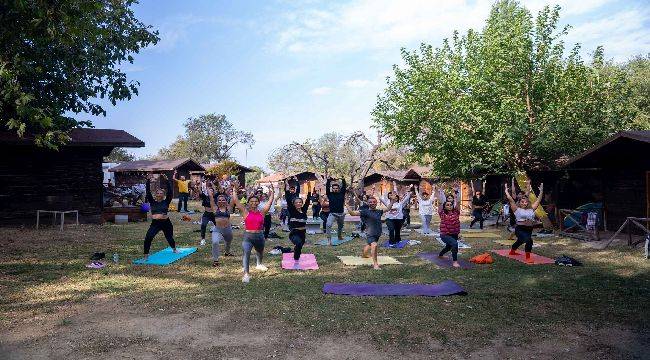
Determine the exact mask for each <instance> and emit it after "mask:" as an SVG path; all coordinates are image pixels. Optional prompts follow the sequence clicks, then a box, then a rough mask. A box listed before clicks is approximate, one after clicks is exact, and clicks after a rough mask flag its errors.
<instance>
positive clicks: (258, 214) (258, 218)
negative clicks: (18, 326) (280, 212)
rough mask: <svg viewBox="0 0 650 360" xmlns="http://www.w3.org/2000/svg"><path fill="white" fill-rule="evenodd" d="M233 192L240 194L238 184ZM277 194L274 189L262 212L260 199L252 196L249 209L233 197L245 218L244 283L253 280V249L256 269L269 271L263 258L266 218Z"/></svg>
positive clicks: (248, 202) (243, 243)
mask: <svg viewBox="0 0 650 360" xmlns="http://www.w3.org/2000/svg"><path fill="white" fill-rule="evenodd" d="M233 190H234V191H233V193H235V194H238V190H239V189H238V186H237V184H236V183H235V184H234V185H233ZM275 192H276V189H275V188H274V189H273V191H272V192H271V193H270V194H269V200H268V202H267V203H266V206H264V207H263V208H262V209H261V210H258V205H259V204H260V199H259V198H258V197H257V196H255V195H251V196H249V197H248V201H247V203H246V205H247V207H246V206H244V205H242V203H241V202H240V201H239V199H238V198H237V196H233V200H234V201H235V206H237V208H238V209H239V211H240V212H241V215H242V217H243V218H244V240H243V241H242V247H243V248H244V258H243V267H244V276H243V277H242V282H244V283H248V282H249V281H250V279H251V277H250V275H249V274H248V270H249V262H250V259H251V252H252V251H253V248H254V249H255V256H256V258H257V266H256V267H255V268H256V269H257V270H260V271H266V270H268V268H267V267H266V266H264V265H263V264H262V258H263V256H264V216H265V215H266V213H268V212H269V209H270V208H271V205H272V204H273V200H274V197H275Z"/></svg>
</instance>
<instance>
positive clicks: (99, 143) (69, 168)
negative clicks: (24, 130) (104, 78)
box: [0, 129, 144, 224]
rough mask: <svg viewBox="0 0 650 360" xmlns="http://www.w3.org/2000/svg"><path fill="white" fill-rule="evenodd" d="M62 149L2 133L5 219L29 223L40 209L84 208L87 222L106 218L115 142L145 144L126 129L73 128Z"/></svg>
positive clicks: (0, 197)
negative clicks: (105, 164)
mask: <svg viewBox="0 0 650 360" xmlns="http://www.w3.org/2000/svg"><path fill="white" fill-rule="evenodd" d="M69 136H70V142H69V143H68V144H66V145H64V146H62V147H60V149H59V150H58V151H54V150H50V149H45V148H41V147H37V146H35V145H34V141H33V138H30V137H24V138H20V137H18V136H16V134H15V133H13V132H0V151H2V153H3V154H4V155H3V160H2V162H0V201H2V204H3V206H2V207H1V208H0V223H23V224H26V223H29V224H32V223H33V221H35V218H36V210H56V211H67V210H78V211H79V220H80V221H81V222H100V221H101V212H102V207H103V206H102V194H103V185H102V182H103V179H104V175H103V171H102V160H103V158H104V156H107V155H108V154H109V153H110V152H111V151H112V150H113V148H115V147H131V148H133V147H143V146H144V142H142V141H141V140H139V139H137V138H135V137H134V136H132V135H130V134H129V133H127V132H125V131H123V130H113V129H73V130H72V131H71V132H70V134H69Z"/></svg>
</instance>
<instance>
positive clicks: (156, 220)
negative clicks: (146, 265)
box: [144, 174, 178, 262]
mask: <svg viewBox="0 0 650 360" xmlns="http://www.w3.org/2000/svg"><path fill="white" fill-rule="evenodd" d="M161 176H162V177H163V179H165V183H166V184H167V191H163V190H162V189H158V190H156V194H155V195H152V194H151V178H152V177H153V175H149V176H148V177H147V185H146V200H147V202H148V203H149V208H150V209H151V225H149V230H147V234H146V235H145V237H144V261H145V262H146V261H147V259H148V258H149V250H150V249H151V242H152V241H153V238H154V237H156V235H157V234H158V233H159V232H160V231H162V232H163V234H164V235H165V239H166V240H167V243H168V244H169V247H171V248H172V250H173V251H174V252H175V253H178V250H176V242H175V241H174V226H173V225H172V222H171V220H169V215H167V213H168V212H169V204H170V203H171V202H172V197H173V192H172V182H171V181H170V180H169V179H168V178H167V175H165V174H161Z"/></svg>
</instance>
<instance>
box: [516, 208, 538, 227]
mask: <svg viewBox="0 0 650 360" xmlns="http://www.w3.org/2000/svg"><path fill="white" fill-rule="evenodd" d="M515 219H517V222H518V223H519V222H525V221H527V220H531V221H535V210H533V209H522V208H517V210H515Z"/></svg>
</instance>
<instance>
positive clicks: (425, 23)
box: [274, 0, 618, 54]
mask: <svg viewBox="0 0 650 360" xmlns="http://www.w3.org/2000/svg"><path fill="white" fill-rule="evenodd" d="M493 2H494V1H493V0H477V1H469V0H436V1H431V0H402V1H392V0H351V1H349V2H346V3H339V2H336V3H333V2H326V3H318V4H312V3H307V4H306V5H304V4H303V5H302V6H299V7H298V9H297V10H294V11H292V12H290V13H286V14H285V15H284V16H283V18H282V19H281V22H280V23H279V24H280V25H279V28H278V30H277V32H276V38H275V41H274V44H275V45H274V48H275V49H276V50H278V51H281V52H284V51H287V52H290V53H294V54H322V53H327V54H335V53H348V52H362V51H367V50H382V49H390V50H392V49H399V48H400V47H404V46H406V47H412V46H417V44H419V43H420V42H426V43H435V42H437V41H440V40H441V39H443V38H445V37H450V36H451V35H452V32H453V31H454V30H458V31H460V32H464V31H466V30H467V29H469V28H474V29H480V28H482V27H483V25H484V22H485V19H486V18H487V17H488V15H489V11H490V7H491V6H492V4H493ZM612 2H613V0H581V1H576V0H530V1H524V2H523V4H524V5H525V6H526V7H527V8H528V9H529V10H531V12H532V13H533V15H536V14H537V12H538V11H539V10H540V9H541V8H542V7H543V6H544V5H547V4H549V5H554V4H558V5H560V6H561V7H562V10H561V15H562V16H563V17H570V16H573V15H584V14H589V13H591V12H594V11H596V10H598V9H599V8H601V7H603V5H605V4H608V3H612ZM317 6H318V9H316V7H317ZM605 35H606V34H605ZM602 40H603V43H605V44H608V43H610V41H609V39H608V38H607V37H605V38H603V39H602ZM614 40H615V41H618V39H614ZM613 46H615V45H614V44H613Z"/></svg>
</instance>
